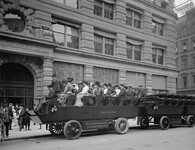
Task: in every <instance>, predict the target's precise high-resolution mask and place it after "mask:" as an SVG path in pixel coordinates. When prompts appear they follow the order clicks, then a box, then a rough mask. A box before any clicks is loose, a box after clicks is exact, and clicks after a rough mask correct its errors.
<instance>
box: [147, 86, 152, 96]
mask: <svg viewBox="0 0 195 150" xmlns="http://www.w3.org/2000/svg"><path fill="white" fill-rule="evenodd" d="M146 91H147V93H146V95H152V94H153V90H152V87H147V88H146Z"/></svg>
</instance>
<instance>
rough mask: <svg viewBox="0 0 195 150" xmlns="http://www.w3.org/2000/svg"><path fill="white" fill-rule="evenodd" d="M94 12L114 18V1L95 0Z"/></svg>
mask: <svg viewBox="0 0 195 150" xmlns="http://www.w3.org/2000/svg"><path fill="white" fill-rule="evenodd" d="M94 14H95V15H97V16H101V17H104V18H107V19H111V20H113V16H114V1H109V3H108V2H105V1H99V0H94Z"/></svg>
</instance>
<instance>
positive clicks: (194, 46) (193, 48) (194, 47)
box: [192, 41, 195, 50]
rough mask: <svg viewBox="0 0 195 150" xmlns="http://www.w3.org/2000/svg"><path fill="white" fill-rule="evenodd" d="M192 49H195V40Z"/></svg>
mask: <svg viewBox="0 0 195 150" xmlns="http://www.w3.org/2000/svg"><path fill="white" fill-rule="evenodd" d="M192 50H195V41H193V46H192Z"/></svg>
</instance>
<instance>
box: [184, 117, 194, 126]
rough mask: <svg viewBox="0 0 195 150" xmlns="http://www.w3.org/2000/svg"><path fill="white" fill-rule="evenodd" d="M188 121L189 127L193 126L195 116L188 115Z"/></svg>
mask: <svg viewBox="0 0 195 150" xmlns="http://www.w3.org/2000/svg"><path fill="white" fill-rule="evenodd" d="M186 123H187V125H188V127H193V126H194V116H192V115H189V116H187V119H186Z"/></svg>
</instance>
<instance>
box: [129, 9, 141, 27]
mask: <svg viewBox="0 0 195 150" xmlns="http://www.w3.org/2000/svg"><path fill="white" fill-rule="evenodd" d="M126 24H127V25H129V26H134V27H136V28H141V13H139V12H136V11H133V10H131V9H127V16H126Z"/></svg>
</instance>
